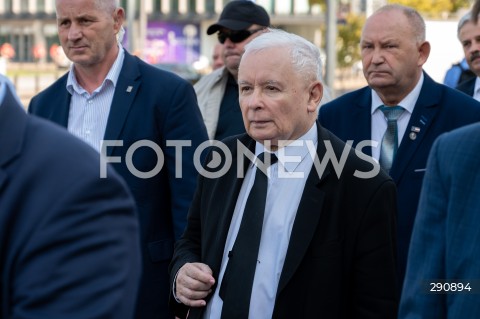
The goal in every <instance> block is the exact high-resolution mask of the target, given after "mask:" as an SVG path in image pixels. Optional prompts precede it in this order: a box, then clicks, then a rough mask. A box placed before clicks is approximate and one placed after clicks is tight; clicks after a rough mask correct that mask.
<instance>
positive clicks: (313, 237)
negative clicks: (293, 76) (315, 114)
mask: <svg viewBox="0 0 480 319" xmlns="http://www.w3.org/2000/svg"><path fill="white" fill-rule="evenodd" d="M317 125H318V140H319V143H318V148H317V156H318V157H319V159H320V161H322V159H323V156H324V154H325V153H326V150H327V149H326V146H325V143H326V142H329V143H331V145H332V148H333V150H334V152H335V155H336V157H337V159H339V158H340V156H341V154H342V152H343V150H344V146H345V144H344V143H343V142H342V141H340V140H339V139H338V138H336V137H335V136H334V135H333V134H331V133H330V132H328V131H327V130H325V129H323V128H321V127H320V126H319V124H317ZM237 139H238V141H239V142H240V143H242V144H244V145H245V146H247V147H248V148H249V149H250V150H252V151H253V150H254V147H255V141H254V140H252V139H251V138H250V137H249V136H248V135H246V134H245V135H240V136H237V137H236V138H235V137H234V138H231V139H228V140H225V141H224V142H225V144H226V145H227V146H228V148H229V149H230V151H231V152H232V158H233V163H232V167H231V168H230V170H229V171H228V172H227V173H226V174H225V175H223V176H222V177H220V178H216V179H209V178H206V177H204V176H201V177H200V178H199V183H198V187H197V190H196V194H195V197H194V200H193V203H192V206H191V209H190V212H189V217H188V224H187V229H186V231H185V233H184V235H183V237H182V238H181V239H180V241H179V242H178V243H177V245H176V247H175V253H174V258H173V261H172V263H171V266H170V268H171V269H170V270H171V272H170V274H171V281H172V282H171V283H172V285H173V280H174V277H175V275H176V273H177V272H178V270H179V269H180V268H181V267H182V266H183V265H184V264H185V263H187V262H202V263H205V264H207V265H208V266H209V267H210V268H211V269H212V271H213V275H214V277H215V278H218V273H219V270H220V265H221V261H222V254H223V250H224V245H225V241H226V237H227V234H228V230H229V227H230V221H231V218H232V214H233V211H234V208H235V204H236V201H237V197H238V194H239V191H240V188H241V185H242V182H243V179H242V178H237V165H238V164H239V163H238V162H237V160H236V159H237V149H236V147H237V145H236V141H237ZM207 162H208V160H207ZM244 162H245V163H248V160H246V159H245V158H244ZM372 167H373V165H372V164H371V163H369V162H367V161H366V160H364V159H362V158H359V157H358V156H357V155H356V154H355V153H354V152H353V151H351V152H350V154H349V155H348V158H347V160H346V163H345V166H344V169H343V171H342V172H341V174H340V177H337V174H336V172H335V170H334V167H333V165H332V163H329V164H328V165H327V166H326V168H325V170H324V172H323V174H322V173H321V172H320V173H317V171H316V169H315V167H312V171H311V172H310V174H309V176H308V179H307V182H306V185H305V189H304V192H303V195H302V199H301V202H300V205H299V207H298V211H297V215H296V218H295V222H294V225H293V228H292V233H291V238H290V243H289V247H288V251H287V256H286V259H285V263H284V267H283V271H282V274H281V278H280V281H279V284H278V292H277V297H276V301H275V306H274V312H273V318H318V317H320V316H321V317H322V318H357V319H358V318H368V319H372V318H389V319H390V318H395V317H396V309H397V296H396V275H395V241H396V238H395V221H394V216H395V213H396V211H395V207H396V189H395V184H394V183H393V181H392V180H391V179H390V178H389V177H387V176H386V174H385V173H383V172H380V173H379V174H378V175H376V176H375V177H373V178H369V179H361V178H357V177H354V172H355V171H356V170H358V171H361V172H369V171H371V170H372ZM245 169H246V167H245V165H244V170H245ZM214 288H215V289H216V287H214ZM209 298H210V296H209V297H208V298H207V302H208V300H209ZM170 300H171V305H172V307H173V308H174V309H175V312H176V314H177V316H184V314H185V313H186V311H187V310H188V309H187V308H186V307H185V306H184V305H181V304H178V303H176V302H175V299H174V298H173V296H171V299H170ZM203 311H204V308H192V309H190V314H189V317H188V318H201V315H202V313H203Z"/></svg>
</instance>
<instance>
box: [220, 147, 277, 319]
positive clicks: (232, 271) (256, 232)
mask: <svg viewBox="0 0 480 319" xmlns="http://www.w3.org/2000/svg"><path fill="white" fill-rule="evenodd" d="M264 154H265V153H262V154H260V155H259V156H258V159H259V160H260V161H262V162H263V161H264V156H265V155H264ZM267 156H268V154H267ZM276 161H277V157H276V156H275V155H274V154H271V164H274V163H275V162H276ZM265 164H267V163H265ZM265 166H266V165H265ZM267 188H268V178H267V176H266V175H265V174H264V172H262V170H261V169H260V168H259V167H258V165H257V172H256V173H255V181H254V183H253V186H252V189H251V190H250V194H249V195H248V199H247V203H246V204H245V209H244V211H243V217H242V221H241V223H240V228H239V230H238V234H237V238H236V239H235V243H234V244H233V248H232V250H231V251H230V252H229V253H228V263H227V267H226V269H225V273H224V275H223V279H222V284H221V286H220V291H219V295H220V298H222V300H223V307H222V319H233V318H244V319H245V318H248V313H249V308H250V297H251V295H252V286H253V278H254V277H255V268H256V267H257V259H258V250H259V247H260V238H261V237H262V226H263V216H264V213H265V202H266V200H267Z"/></svg>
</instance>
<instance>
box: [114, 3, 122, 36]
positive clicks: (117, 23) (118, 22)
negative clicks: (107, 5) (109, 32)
mask: <svg viewBox="0 0 480 319" xmlns="http://www.w3.org/2000/svg"><path fill="white" fill-rule="evenodd" d="M113 21H114V29H115V33H118V31H119V30H120V28H121V27H122V25H123V22H124V21H125V10H123V8H116V9H115V11H114V13H113Z"/></svg>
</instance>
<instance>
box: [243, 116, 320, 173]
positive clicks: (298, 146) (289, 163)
mask: <svg viewBox="0 0 480 319" xmlns="http://www.w3.org/2000/svg"><path fill="white" fill-rule="evenodd" d="M317 132H318V131H317V123H316V122H315V123H313V125H312V127H311V128H310V129H309V130H308V131H307V133H305V134H304V135H303V136H301V137H300V138H298V139H297V140H296V142H297V143H295V142H294V143H290V144H288V145H287V146H285V147H283V148H281V149H279V150H277V151H275V152H274V154H275V155H276V156H277V158H278V162H279V163H281V164H282V166H283V167H284V168H285V170H286V171H287V172H290V173H291V172H294V171H295V169H296V168H297V167H298V165H299V164H300V162H302V161H303V159H304V158H305V156H307V155H308V154H309V153H310V152H309V145H310V147H312V146H314V147H315V149H314V151H315V154H316V151H317V143H318V133H317ZM263 152H268V151H267V150H266V149H265V146H264V145H263V144H262V143H259V142H257V143H256V144H255V157H258V155H260V154H261V153H263ZM295 157H297V158H295ZM298 157H300V160H298ZM250 166H253V163H252V164H250Z"/></svg>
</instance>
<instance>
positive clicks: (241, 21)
mask: <svg viewBox="0 0 480 319" xmlns="http://www.w3.org/2000/svg"><path fill="white" fill-rule="evenodd" d="M252 24H258V25H261V26H264V27H268V26H270V17H269V16H268V13H267V11H266V10H265V9H264V8H263V7H262V6H259V5H257V4H255V3H253V2H252V1H247V0H234V1H231V2H229V3H228V4H227V5H226V6H225V8H224V9H223V11H222V14H220V19H219V20H218V22H217V23H215V24H212V25H211V26H209V27H208V29H207V34H208V35H210V34H214V33H215V32H217V31H218V30H220V29H221V28H227V29H230V30H233V31H240V30H246V29H248V28H249V27H250V26H251V25H252Z"/></svg>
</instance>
